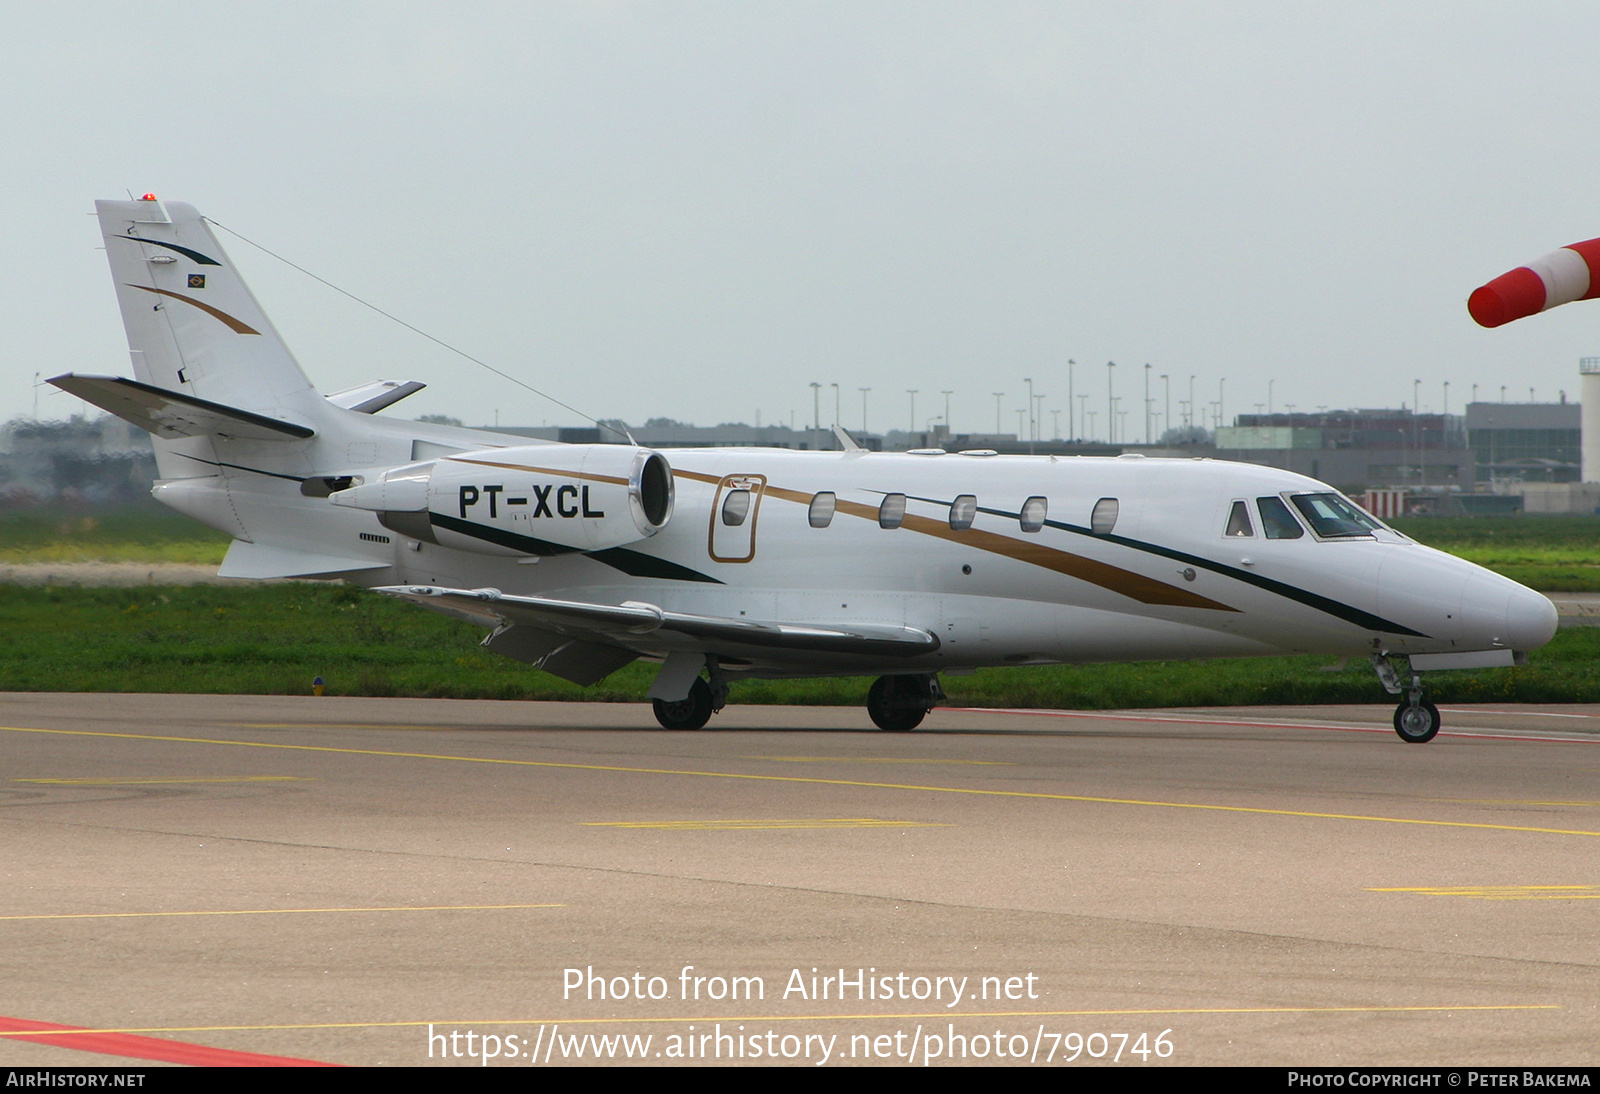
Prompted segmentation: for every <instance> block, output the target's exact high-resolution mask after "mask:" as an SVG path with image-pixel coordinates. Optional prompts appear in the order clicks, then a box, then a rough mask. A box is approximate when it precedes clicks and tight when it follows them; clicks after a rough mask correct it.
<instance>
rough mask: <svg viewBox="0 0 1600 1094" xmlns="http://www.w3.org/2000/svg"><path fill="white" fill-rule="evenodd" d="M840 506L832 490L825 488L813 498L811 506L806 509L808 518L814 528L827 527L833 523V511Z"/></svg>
mask: <svg viewBox="0 0 1600 1094" xmlns="http://www.w3.org/2000/svg"><path fill="white" fill-rule="evenodd" d="M836 508H838V498H836V497H835V496H834V493H833V491H832V490H824V491H823V492H822V493H820V494H818V495H816V496H815V497H813V498H812V499H811V508H810V509H808V510H807V511H806V519H807V520H809V521H810V522H811V527H813V528H826V527H827V526H828V525H830V524H832V523H833V511H834V509H836Z"/></svg>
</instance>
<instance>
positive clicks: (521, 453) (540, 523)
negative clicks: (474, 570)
mask: <svg viewBox="0 0 1600 1094" xmlns="http://www.w3.org/2000/svg"><path fill="white" fill-rule="evenodd" d="M329 500H331V501H332V502H333V503H334V504H335V505H345V506H351V507H353V508H356V509H368V510H371V511H373V512H376V513H377V514H378V521H379V523H381V524H382V525H383V526H384V527H385V528H388V529H390V530H392V531H395V532H398V533H399V534H400V535H403V536H408V537H410V538H411V539H417V540H422V541H423V542H425V543H437V544H438V545H440V546H441V547H450V548H454V549H455V550H460V551H474V552H477V553H479V554H490V555H514V556H518V557H525V556H529V555H558V554H566V553H570V552H574V551H602V550H605V549H606V548H608V547H621V546H623V545H624V544H628V543H637V542H638V541H639V540H641V539H645V538H646V537H649V536H653V535H655V534H656V533H657V532H659V531H661V529H662V528H664V527H666V524H667V521H668V520H670V519H671V518H672V501H673V482H672V468H671V466H669V465H668V463H667V461H666V458H665V457H663V456H662V455H661V454H660V453H659V452H652V451H651V450H649V449H647V448H635V447H633V446H631V445H616V444H571V445H567V444H562V445H530V446H527V447H524V448H492V449H484V450H482V451H479V452H461V453H457V454H455V455H450V456H441V457H440V458H438V459H436V460H429V461H427V462H426V463H414V464H407V465H405V466H403V467H395V468H391V469H390V470H388V471H386V472H384V475H383V477H382V478H381V479H380V480H378V481H377V482H369V483H366V484H364V485H361V486H355V487H351V488H350V489H347V490H341V491H338V492H337V493H334V494H332V495H331V497H330V499H329Z"/></svg>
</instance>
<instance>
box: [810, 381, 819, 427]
mask: <svg viewBox="0 0 1600 1094" xmlns="http://www.w3.org/2000/svg"><path fill="white" fill-rule="evenodd" d="M821 428H822V385H821V384H819V383H815V382H813V383H812V385H811V431H812V432H813V433H815V432H816V431H818V430H820V429H821Z"/></svg>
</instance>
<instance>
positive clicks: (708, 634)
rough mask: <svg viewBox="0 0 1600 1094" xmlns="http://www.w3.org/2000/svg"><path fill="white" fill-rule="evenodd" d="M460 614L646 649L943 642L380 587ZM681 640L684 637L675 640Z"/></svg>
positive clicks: (845, 647)
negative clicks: (657, 645) (667, 640)
mask: <svg viewBox="0 0 1600 1094" xmlns="http://www.w3.org/2000/svg"><path fill="white" fill-rule="evenodd" d="M373 591H374V592H380V593H384V594H386V595H388V596H393V597H398V598H400V599H402V600H409V601H411V602H412V603H414V604H420V605H422V606H423V607H426V608H431V609H433V610H435V611H443V612H447V613H449V614H452V615H456V616H457V617H458V618H459V617H462V616H467V617H474V618H478V619H482V620H484V621H485V623H486V625H487V624H488V623H489V622H490V621H492V620H498V621H499V622H501V623H509V624H512V625H516V626H526V627H535V628H538V629H541V630H553V631H556V632H557V633H561V634H567V635H571V636H573V637H583V636H587V637H598V638H600V639H602V640H604V639H606V638H609V639H611V640H612V641H613V642H614V643H615V644H617V645H623V646H628V647H631V648H645V649H648V648H649V647H650V646H651V642H650V641H649V640H648V639H647V638H645V637H644V636H647V635H650V634H653V633H655V632H657V631H664V632H667V633H669V634H673V635H678V636H682V637H684V638H689V639H692V640H695V641H696V642H698V643H701V644H705V645H708V646H718V647H723V646H743V647H757V648H761V649H771V650H794V651H804V652H808V653H848V654H875V655H879V656H890V657H916V656H918V655H920V654H927V653H932V652H934V651H935V650H937V649H938V648H939V639H938V638H937V637H935V636H934V635H932V634H930V633H929V632H928V631H925V630H920V629H918V628H916V627H906V626H901V625H899V624H893V623H849V624H845V625H840V626H830V625H824V624H816V623H782V622H773V621H764V620H755V619H744V618H738V619H734V618H729V617H727V616H710V615H693V614H688V613H685V612H669V611H666V610H664V609H662V608H659V607H657V606H655V605H654V604H643V603H639V602H637V601H627V602H625V603H622V604H589V603H584V602H582V601H573V600H555V599H551V598H548V597H540V596H511V595H508V594H506V593H502V592H501V591H500V590H498V589H444V588H439V587H437V586H431V585H390V586H384V587H380V588H377V589H374V590H373ZM673 644H674V645H681V642H678V643H673Z"/></svg>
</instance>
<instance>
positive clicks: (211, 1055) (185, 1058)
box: [0, 1017, 343, 1067]
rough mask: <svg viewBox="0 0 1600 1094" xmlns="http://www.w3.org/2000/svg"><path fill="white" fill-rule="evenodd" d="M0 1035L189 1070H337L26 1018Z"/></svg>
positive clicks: (7, 1022)
mask: <svg viewBox="0 0 1600 1094" xmlns="http://www.w3.org/2000/svg"><path fill="white" fill-rule="evenodd" d="M0 1034H7V1035H8V1036H6V1037H5V1040H7V1041H32V1042H33V1043H34V1044H39V1045H55V1046H57V1047H58V1048H75V1049H77V1050H78V1051H80V1052H98V1053H100V1054H101V1055H104V1056H126V1057H129V1058H131V1059H134V1060H160V1061H162V1062H163V1063H168V1064H188V1065H190V1066H192V1067H341V1066H343V1065H341V1064H328V1063H323V1062H322V1061H321V1060H301V1059H298V1058H296V1057H294V1056H265V1055H263V1054H261V1053H259V1052H239V1051H237V1050H235V1049H231V1048H213V1047H212V1046H210V1045H192V1044H189V1043H188V1042H186V1041H166V1040H163V1039H161V1038H159V1037H140V1036H138V1035H136V1034H132V1033H96V1032H94V1031H93V1030H90V1029H88V1027H86V1026H62V1025H57V1024H56V1023H54V1022H35V1021H32V1020H30V1019H27V1018H5V1017H0Z"/></svg>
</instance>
